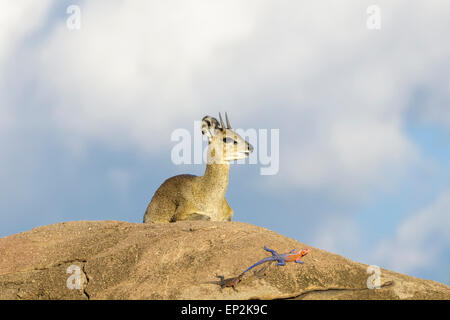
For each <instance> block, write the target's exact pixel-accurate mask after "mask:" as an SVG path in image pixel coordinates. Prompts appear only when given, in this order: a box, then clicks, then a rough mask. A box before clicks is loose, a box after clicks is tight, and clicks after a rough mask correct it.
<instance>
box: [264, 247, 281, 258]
mask: <svg viewBox="0 0 450 320" xmlns="http://www.w3.org/2000/svg"><path fill="white" fill-rule="evenodd" d="M264 250H266V251H269V252H270V253H271V254H272V255H274V256H276V255H278V253H277V252H276V251H275V250H272V249H269V248H267V247H266V246H264Z"/></svg>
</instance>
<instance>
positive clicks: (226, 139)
mask: <svg viewBox="0 0 450 320" xmlns="http://www.w3.org/2000/svg"><path fill="white" fill-rule="evenodd" d="M223 142H225V143H231V142H234V144H237V142H236V141H234V140H233V139H231V138H228V137H226V138H223Z"/></svg>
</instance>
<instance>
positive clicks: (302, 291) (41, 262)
mask: <svg viewBox="0 0 450 320" xmlns="http://www.w3.org/2000/svg"><path fill="white" fill-rule="evenodd" d="M264 245H267V246H268V247H270V248H273V249H275V250H277V251H278V252H288V251H290V250H292V249H294V248H295V249H297V250H298V249H301V248H305V247H307V245H305V244H302V243H299V242H297V241H296V240H294V239H290V238H287V237H284V236H281V235H279V234H277V233H275V232H273V231H270V230H267V229H264V228H260V227H256V226H253V225H249V224H245V223H239V222H207V221H205V222H200V221H199V222H187V221H183V222H177V223H171V224H157V225H150V224H137V223H127V222H119V221H97V222H96V221H79V222H69V223H60V224H55V225H49V226H44V227H39V228H36V229H33V230H31V231H28V232H23V233H19V234H15V235H11V236H8V237H5V238H2V239H0V299H278V298H286V299H288V298H293V299H450V287H448V286H446V285H444V284H440V283H438V282H435V281H430V280H422V279H417V278H413V277H410V276H407V275H404V274H399V273H395V272H392V271H388V270H385V269H381V283H380V284H381V288H380V289H368V287H367V279H368V278H369V277H370V274H368V273H367V267H368V266H367V265H365V264H362V263H358V262H354V261H351V260H349V259H346V258H344V257H342V256H339V255H336V254H333V253H329V252H326V251H324V250H321V249H317V248H311V252H310V253H309V254H308V255H307V256H305V257H304V258H303V259H304V261H305V264H296V263H288V264H287V265H286V266H284V267H276V266H275V265H274V264H270V265H269V266H268V268H266V269H265V271H264V272H261V273H260V274H258V275H255V274H254V273H252V272H249V273H248V275H246V276H245V277H244V278H243V281H242V282H241V283H240V284H239V285H238V287H237V290H233V289H232V288H224V289H221V288H220V287H219V286H218V285H216V284H211V283H208V282H210V281H215V280H217V279H216V277H215V276H216V275H224V276H225V277H231V276H236V275H238V274H239V273H240V272H242V271H243V270H244V269H245V268H246V267H248V266H249V265H251V264H253V263H255V262H256V261H258V260H260V259H262V258H264V257H266V256H267V255H268V254H267V252H265V251H264V250H263V246H264ZM77 281H79V282H78V283H77ZM77 284H78V285H79V286H78V287H77Z"/></svg>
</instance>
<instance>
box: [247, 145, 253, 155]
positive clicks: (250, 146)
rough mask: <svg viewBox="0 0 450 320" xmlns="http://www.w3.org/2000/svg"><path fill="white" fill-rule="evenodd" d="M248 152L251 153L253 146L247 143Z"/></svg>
mask: <svg viewBox="0 0 450 320" xmlns="http://www.w3.org/2000/svg"><path fill="white" fill-rule="evenodd" d="M248 152H250V153H252V152H253V146H252V145H251V144H250V143H248Z"/></svg>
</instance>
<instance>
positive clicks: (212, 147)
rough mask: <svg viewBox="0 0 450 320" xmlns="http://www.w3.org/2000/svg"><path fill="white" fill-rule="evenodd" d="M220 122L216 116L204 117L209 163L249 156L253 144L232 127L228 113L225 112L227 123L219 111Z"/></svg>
mask: <svg viewBox="0 0 450 320" xmlns="http://www.w3.org/2000/svg"><path fill="white" fill-rule="evenodd" d="M219 119H220V122H219V121H217V119H216V118H213V117H210V116H205V117H203V119H202V133H203V134H204V135H205V136H207V137H208V143H209V146H208V163H209V162H210V161H211V160H212V161H214V162H216V163H223V162H227V161H233V160H239V159H245V158H247V157H248V156H249V155H250V153H252V152H253V146H252V145H251V144H250V143H248V142H247V141H245V140H244V139H243V138H242V137H241V136H240V135H239V134H237V133H236V132H235V131H234V130H233V129H231V124H230V121H229V120H228V115H227V113H226V112H225V119H226V123H227V125H226V126H225V123H224V122H223V120H222V115H221V114H220V113H219Z"/></svg>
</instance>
